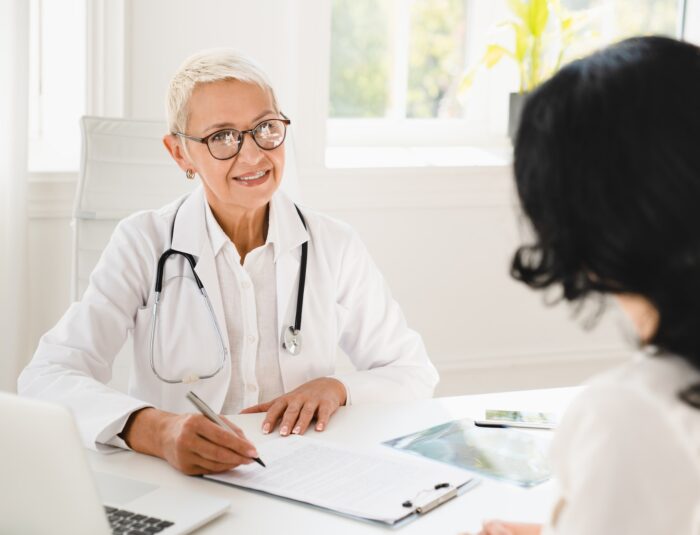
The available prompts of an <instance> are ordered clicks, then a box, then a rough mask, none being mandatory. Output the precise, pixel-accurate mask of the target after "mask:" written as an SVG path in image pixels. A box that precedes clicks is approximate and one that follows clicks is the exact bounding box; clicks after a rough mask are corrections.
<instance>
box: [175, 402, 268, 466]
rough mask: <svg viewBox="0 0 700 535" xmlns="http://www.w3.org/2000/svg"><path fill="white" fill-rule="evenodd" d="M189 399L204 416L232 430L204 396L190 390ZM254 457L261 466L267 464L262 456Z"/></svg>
mask: <svg viewBox="0 0 700 535" xmlns="http://www.w3.org/2000/svg"><path fill="white" fill-rule="evenodd" d="M187 399H189V400H190V401H191V402H192V405H194V406H195V407H197V410H198V411H199V412H201V413H202V414H203V415H204V416H206V417H207V418H209V419H210V420H211V421H212V422H214V423H215V424H218V425H220V426H221V427H223V428H224V429H228V430H229V431H231V428H230V427H229V426H228V425H226V422H224V421H223V420H222V419H221V417H220V416H219V415H218V414H216V413H215V412H214V411H213V410H211V408H210V407H209V405H207V404H206V403H204V401H203V400H202V398H200V397H199V396H198V395H197V394H195V393H194V392H192V391H191V390H190V391H189V392H187ZM252 459H253V460H254V461H255V462H256V463H258V464H259V465H260V466H265V463H264V462H262V460H261V459H260V457H252Z"/></svg>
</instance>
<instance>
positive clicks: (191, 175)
mask: <svg viewBox="0 0 700 535" xmlns="http://www.w3.org/2000/svg"><path fill="white" fill-rule="evenodd" d="M185 176H186V177H187V180H192V179H193V178H194V171H193V170H192V169H188V170H187V171H185Z"/></svg>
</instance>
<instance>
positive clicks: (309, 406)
mask: <svg viewBox="0 0 700 535" xmlns="http://www.w3.org/2000/svg"><path fill="white" fill-rule="evenodd" d="M347 397H348V395H347V392H346V391H345V386H344V385H343V383H341V382H340V381H338V380H337V379H333V378H331V377H321V378H319V379H314V380H313V381H309V382H308V383H304V384H303V385H301V386H300V387H298V388H296V389H295V390H292V391H291V392H289V393H287V394H284V395H283V396H280V397H278V398H276V399H273V400H272V401H268V402H267V403H261V404H260V405H255V406H253V407H248V408H247V409H244V410H242V411H241V414H247V413H251V412H267V416H266V417H265V420H264V421H263V425H262V431H263V433H265V434H267V433H270V432H271V431H272V430H273V429H274V428H275V426H276V425H277V422H278V421H280V435H282V436H287V435H289V433H292V434H294V435H303V434H304V432H305V431H306V429H307V428H308V427H309V424H310V423H311V420H312V419H313V418H314V417H316V431H323V430H324V429H325V428H326V426H327V425H328V420H329V419H330V417H331V415H332V414H333V413H334V412H335V411H336V410H338V407H340V406H341V405H345V402H346V401H347Z"/></svg>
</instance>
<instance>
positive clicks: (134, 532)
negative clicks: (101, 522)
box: [105, 505, 173, 535]
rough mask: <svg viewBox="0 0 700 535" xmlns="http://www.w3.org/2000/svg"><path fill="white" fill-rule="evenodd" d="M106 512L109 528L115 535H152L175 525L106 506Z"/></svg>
mask: <svg viewBox="0 0 700 535" xmlns="http://www.w3.org/2000/svg"><path fill="white" fill-rule="evenodd" d="M105 512H106V513H107V519H108V520H109V526H110V527H111V528H112V533H113V534H114V535H122V534H124V535H151V534H152V533H160V532H161V531H163V530H164V529H165V528H169V527H170V526H172V525H173V523H172V522H168V521H167V520H162V519H160V518H154V517H152V516H146V515H137V514H136V513H132V512H131V511H125V510H124V509H117V508H116V507H108V506H106V505H105Z"/></svg>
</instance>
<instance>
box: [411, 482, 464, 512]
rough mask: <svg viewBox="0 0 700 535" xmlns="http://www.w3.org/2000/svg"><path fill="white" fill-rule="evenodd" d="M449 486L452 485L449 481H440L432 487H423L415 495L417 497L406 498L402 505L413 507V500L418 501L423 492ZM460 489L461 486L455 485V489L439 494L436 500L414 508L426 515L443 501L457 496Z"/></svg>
mask: <svg viewBox="0 0 700 535" xmlns="http://www.w3.org/2000/svg"><path fill="white" fill-rule="evenodd" d="M449 487H451V485H450V484H449V483H438V484H437V485H435V486H434V487H433V488H432V489H423V490H422V491H420V492H419V493H418V494H416V496H415V498H413V500H406V501H405V502H403V503H402V504H401V505H402V506H403V507H406V508H409V507H413V505H414V504H413V502H414V501H416V500H417V499H418V498H419V497H420V496H421V495H422V494H424V493H426V492H432V491H434V490H440V489H446V488H449ZM458 491H459V488H458V487H454V488H453V489H451V490H449V491H448V492H446V493H445V494H441V495H440V496H438V497H437V498H435V499H434V500H430V501H429V502H428V503H424V504H421V505H418V506H417V507H416V508H415V509H414V511H415V512H416V513H418V514H419V515H424V514H426V513H429V512H430V511H432V510H433V509H435V508H436V507H439V506H440V505H442V504H443V503H445V502H448V501H450V500H451V499H452V498H455V497H456V496H457V492H458Z"/></svg>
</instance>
